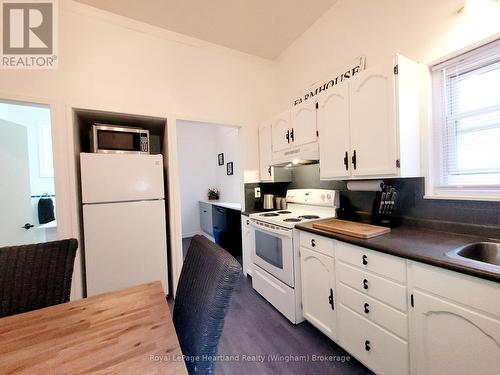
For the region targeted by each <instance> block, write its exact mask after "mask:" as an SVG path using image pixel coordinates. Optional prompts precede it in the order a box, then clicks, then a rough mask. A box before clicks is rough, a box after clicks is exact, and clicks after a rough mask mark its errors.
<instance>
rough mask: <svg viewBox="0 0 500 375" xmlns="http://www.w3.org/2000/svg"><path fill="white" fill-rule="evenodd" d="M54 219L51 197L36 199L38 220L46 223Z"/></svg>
mask: <svg viewBox="0 0 500 375" xmlns="http://www.w3.org/2000/svg"><path fill="white" fill-rule="evenodd" d="M55 219H56V218H55V216H54V202H53V201H52V198H40V199H39V200H38V222H39V223H40V224H46V223H50V222H51V221H54V220H55Z"/></svg>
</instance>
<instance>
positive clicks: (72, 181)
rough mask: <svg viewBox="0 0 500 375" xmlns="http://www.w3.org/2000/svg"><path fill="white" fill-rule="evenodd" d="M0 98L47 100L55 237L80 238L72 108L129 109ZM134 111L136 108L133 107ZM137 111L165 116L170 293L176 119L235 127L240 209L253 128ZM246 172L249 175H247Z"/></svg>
mask: <svg viewBox="0 0 500 375" xmlns="http://www.w3.org/2000/svg"><path fill="white" fill-rule="evenodd" d="M0 100H5V101H14V102H21V103H22V102H25V103H35V104H42V105H47V106H48V107H49V109H50V117H51V137H52V154H53V159H54V185H55V192H56V199H57V205H56V215H57V218H58V220H57V238H58V239H63V238H70V237H71V238H77V239H78V240H79V242H80V243H81V242H82V238H81V234H80V219H79V204H78V186H77V178H76V177H77V176H76V173H77V171H76V168H75V162H74V161H75V157H76V156H75V145H74V118H73V110H74V109H75V108H79V109H89V110H96V111H106V112H117V113H130V112H131V111H130V109H127V108H121V107H112V106H102V105H96V104H95V103H89V102H86V103H81V102H80V103H78V102H64V101H62V100H57V99H54V98H49V97H38V96H26V95H17V94H12V93H6V92H1V91H0ZM132 113H135V111H132ZM140 115H144V116H156V117H162V118H166V119H167V145H166V146H167V152H166V153H167V158H168V159H167V160H168V192H169V197H168V200H169V212H168V217H169V221H170V233H169V234H170V238H169V239H167V241H169V242H170V249H171V254H172V259H171V261H172V266H171V268H172V273H173V275H172V281H173V283H172V285H171V287H170V293H171V294H172V295H175V291H176V290H177V283H178V280H179V276H180V273H181V269H182V264H183V256H182V222H181V207H180V183H179V170H178V157H177V132H176V128H177V120H184V121H198V122H205V123H213V124H231V125H232V126H235V127H238V128H239V144H240V155H239V156H240V172H241V173H240V196H241V197H242V210H244V200H243V197H244V196H245V195H244V181H245V161H246V157H245V155H246V151H247V150H246V143H245V142H244V140H245V139H247V138H248V137H247V133H248V132H250V131H252V130H255V131H258V127H256V126H253V125H254V124H252V123H245V124H242V123H241V122H240V121H238V120H235V119H231V118H210V117H203V116H193V115H189V114H181V113H174V112H169V111H168V110H167V111H164V112H163V111H162V112H161V113H158V112H147V113H146V111H143V112H141V113H140ZM250 177H251V176H249V178H250ZM82 296H83V267H82V254H81V252H80V251H78V252H77V255H76V259H75V266H74V272H73V283H72V285H71V299H72V300H74V299H80V298H82Z"/></svg>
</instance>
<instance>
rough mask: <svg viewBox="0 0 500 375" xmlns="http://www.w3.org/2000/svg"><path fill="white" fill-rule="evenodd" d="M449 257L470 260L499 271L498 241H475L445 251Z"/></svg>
mask: <svg viewBox="0 0 500 375" xmlns="http://www.w3.org/2000/svg"><path fill="white" fill-rule="evenodd" d="M446 255H448V256H449V257H450V258H455V259H461V260H463V261H466V262H471V263H473V264H476V265H477V266H481V265H482V266H483V268H491V269H493V270H496V271H497V272H500V243H495V242H476V243H471V244H468V245H465V246H463V247H461V248H459V249H456V250H452V251H450V252H448V253H446Z"/></svg>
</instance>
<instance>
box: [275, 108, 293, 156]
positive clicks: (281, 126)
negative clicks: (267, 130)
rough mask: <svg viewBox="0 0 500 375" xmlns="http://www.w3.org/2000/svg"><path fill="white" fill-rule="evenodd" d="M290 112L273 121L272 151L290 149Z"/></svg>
mask: <svg viewBox="0 0 500 375" xmlns="http://www.w3.org/2000/svg"><path fill="white" fill-rule="evenodd" d="M291 128H292V127H291V121H290V110H288V111H285V112H283V113H281V114H280V115H278V116H276V117H275V118H274V119H273V120H272V151H273V152H278V151H283V150H286V149H288V148H290V144H291V138H290V131H291Z"/></svg>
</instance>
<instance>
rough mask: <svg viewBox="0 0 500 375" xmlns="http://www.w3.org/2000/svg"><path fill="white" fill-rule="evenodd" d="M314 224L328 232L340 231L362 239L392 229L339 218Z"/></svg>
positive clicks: (315, 226) (314, 226)
mask: <svg viewBox="0 0 500 375" xmlns="http://www.w3.org/2000/svg"><path fill="white" fill-rule="evenodd" d="M312 226H313V228H316V229H321V230H324V231H327V232H333V233H339V234H344V235H346V236H352V237H356V238H362V239H367V238H373V237H377V236H380V235H382V234H386V233H389V232H390V231H391V228H386V227H380V226H378V225H371V224H364V223H356V222H354V221H346V220H339V219H332V220H328V221H322V222H319V223H313V225H312Z"/></svg>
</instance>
